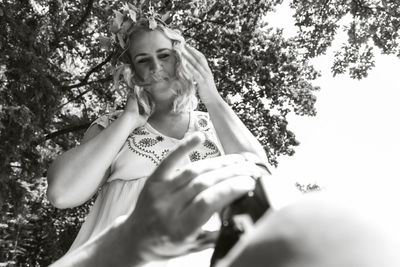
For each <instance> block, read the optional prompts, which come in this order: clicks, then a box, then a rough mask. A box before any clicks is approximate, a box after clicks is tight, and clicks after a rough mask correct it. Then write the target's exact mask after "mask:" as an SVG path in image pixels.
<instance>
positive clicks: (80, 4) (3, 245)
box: [0, 0, 399, 265]
mask: <svg viewBox="0 0 400 267" xmlns="http://www.w3.org/2000/svg"><path fill="white" fill-rule="evenodd" d="M123 2H125V1H112V0H97V1H94V0H83V1H78V0H71V1H64V2H63V1H61V0H50V1H49V0H31V1H21V0H20V1H9V0H0V25H2V26H1V27H0V49H1V57H0V77H1V79H0V140H1V141H0V155H1V161H0V207H1V209H2V212H1V214H0V218H1V221H0V232H1V242H0V251H1V253H0V262H8V263H9V264H11V265H12V264H18V265H20V264H27V265H47V264H49V263H50V262H51V261H53V260H55V259H56V258H58V257H59V256H60V255H62V254H63V253H64V252H65V250H66V249H67V248H68V246H69V245H70V242H71V241H72V240H73V237H74V235H75V234H76V231H77V229H78V228H79V226H80V223H81V222H82V220H83V217H84V216H85V214H86V212H87V209H88V205H90V203H89V204H88V205H86V206H83V207H80V208H76V209H71V210H66V211H60V210H56V209H54V208H52V207H50V205H49V203H48V202H47V200H46V198H45V187H46V184H45V177H46V169H47V167H48V165H49V163H50V162H51V161H52V159H53V158H54V157H55V156H56V155H57V154H59V153H60V152H61V151H63V150H67V149H69V148H71V147H73V146H75V145H77V144H78V143H79V140H80V138H81V137H82V135H83V132H84V130H85V129H86V128H87V127H88V125H89V124H90V122H91V121H92V120H93V119H95V118H96V117H97V116H98V115H99V114H101V113H104V112H107V111H108V110H112V109H115V108H122V107H123V105H124V99H122V98H121V97H120V96H119V95H118V94H115V93H114V92H113V90H112V88H113V87H112V78H111V75H110V73H109V68H108V66H109V64H110V61H111V59H112V56H111V55H110V54H109V53H108V52H106V51H103V50H101V49H100V45H99V44H98V37H99V36H100V35H107V34H108V20H109V18H110V17H111V16H113V14H112V10H113V9H115V8H116V7H117V6H121V4H122V3H123ZM130 2H131V3H134V4H135V5H137V4H138V3H137V2H138V1H130ZM140 2H142V3H143V5H144V6H146V5H148V4H149V3H150V1H148V0H147V1H146V0H144V1H143V0H142V1H140ZM281 2H282V1H281V0H269V1H267V0H263V1H254V0H253V1H244V0H221V1H215V0H197V1H176V0H169V1H156V0H154V1H151V4H152V5H153V6H155V8H156V10H157V11H158V12H159V13H161V14H164V13H166V12H167V11H171V14H173V16H172V18H171V24H172V25H175V26H177V27H179V28H180V30H181V32H182V33H183V34H184V35H185V36H186V37H187V39H190V42H191V44H192V45H194V46H195V47H197V48H199V49H200V50H201V51H202V52H204V53H205V54H206V56H207V58H208V59H209V63H210V67H211V68H212V70H213V72H214V74H215V80H216V83H217V87H218V88H219V91H220V93H221V95H222V96H223V97H224V98H225V99H226V100H227V101H228V102H229V103H230V104H231V105H232V106H233V108H234V110H235V111H236V112H237V114H238V115H239V116H240V118H241V119H242V120H243V121H244V122H245V124H246V125H247V127H249V129H250V130H251V131H252V132H253V133H254V134H255V135H256V136H257V138H258V139H259V140H260V142H261V143H262V144H263V145H264V147H265V148H266V151H267V154H268V157H269V161H270V163H271V164H273V165H277V163H278V161H277V159H278V157H279V156H280V155H292V154H293V153H294V147H295V146H297V145H298V144H299V143H298V141H297V140H296V139H295V134H294V133H293V132H292V131H290V129H289V128H288V122H287V120H286V116H287V115H288V114H289V113H295V114H298V115H302V116H313V115H315V114H316V110H315V108H314V103H315V101H316V97H315V96H314V92H315V91H316V90H318V87H315V86H313V85H312V81H313V80H314V79H315V78H316V77H317V76H318V72H317V71H316V70H315V69H314V68H313V67H312V66H311V65H309V64H308V59H309V58H311V57H313V56H317V55H320V54H321V53H323V52H324V51H325V50H324V49H326V47H328V46H329V45H330V38H331V37H330V36H331V34H333V31H335V29H332V28H334V26H333V23H332V21H334V18H335V16H336V15H334V14H336V13H335V12H333V13H334V14H330V13H329V14H328V13H327V12H326V11H325V10H324V6H325V5H324V3H325V2H324V3H323V2H321V1H317V2H315V3H314V2H309V1H293V3H292V5H293V8H295V9H296V10H297V12H296V14H297V25H298V26H299V27H301V30H300V31H299V36H298V37H297V38H292V39H285V38H284V37H283V35H282V31H281V30H280V29H273V28H271V27H269V26H268V24H267V23H264V22H263V20H262V18H263V16H264V14H266V13H267V12H269V11H273V9H274V7H275V6H276V5H277V4H280V3H281ZM326 2H329V1H326ZM330 2H332V3H333V2H334V3H336V5H335V6H333V5H329V6H330V7H331V8H332V9H334V8H336V9H334V11H335V10H337V12H339V11H340V12H342V11H341V7H340V5H339V2H338V1H330ZM353 2H358V1H353ZM392 2H393V3H391V2H390V3H389V2H388V1H385V3H386V7H385V6H383V7H384V8H387V9H384V10H382V12H381V13H379V14H382V16H384V15H383V14H384V11H385V10H386V11H385V12H389V13H390V12H392V13H393V12H395V13H393V14H395V15H394V17H393V16H390V17H388V16H387V18H390V19H391V20H390V21H387V22H386V20H385V19H384V18H386V17H382V18H381V17H380V18H379V19H376V20H377V23H376V24H374V25H377V27H378V30H377V32H379V34H377V35H376V36H375V35H374V36H375V37H374V38H375V39H377V40H380V41H381V42H383V43H385V42H386V44H387V45H382V47H389V46H388V44H389V43H390V42H392V43H393V47H394V48H393V49H395V50H396V49H398V47H397V46H396V45H395V43H394V41H395V40H396V38H397V35H396V36H394V35H387V33H386V32H390V31H389V30H390V29H392V30H396V29H397V30H398V24H393V23H395V21H396V20H395V19H394V18H395V17H396V16H398V14H399V13H398V11H393V10H392V9H391V8H393V7H397V9H396V10H398V4H396V3H395V2H394V1H392ZM346 3H347V2H346ZM346 5H348V4H346ZM313 8H314V9H313ZM308 10H310V11H311V10H317V11H318V12H320V13H321V14H322V15H323V14H325V15H323V16H322V15H321V16H322V17H321V16H319V15H314V13H310V12H308ZM330 11H332V10H330ZM343 12H344V11H343ZM347 12H350V11H347ZM355 14H358V13H355ZM365 14H370V13H365ZM324 16H327V19H326V17H324ZM313 19H314V20H315V21H311V22H308V21H309V20H313ZM366 20H367V18H366ZM324 21H325V23H324ZM379 21H385V23H383V22H382V23H381V24H379V23H380V22H379ZM316 22H319V24H316V25H320V26H318V27H317V30H315V32H314V31H312V30H310V29H308V30H306V29H307V27H311V26H310V25H311V24H308V23H316ZM390 23H392V24H393V25H392V26H391V28H390V25H391V24H390ZM396 25H397V26H396ZM318 29H319V30H318ZM363 29H364V28H363ZM356 32H357V34H359V31H356ZM396 32H397V31H396ZM357 36H359V35H357ZM382 36H385V38H381V37H382ZM357 40H358V39H357ZM385 40H386V41H385ZM377 42H378V41H377ZM357 44H358V43H357V42H349V46H350V47H352V48H357V47H358V46H357ZM393 49H392V50H390V49H387V51H394V50H393ZM346 55H347V54H346ZM337 57H338V58H340V57H339V56H337ZM363 57H366V56H363ZM367 59H368V57H367ZM353 61H354V60H353V59H352V58H351V57H350V56H344V57H343V60H342V61H341V62H342V63H340V64H342V65H340V64H339V63H337V65H338V66H339V65H340V66H344V67H346V66H349V67H350V68H351V67H352V65H351V64H353V63H354V62H353ZM367 61H368V60H367ZM346 62H347V63H346ZM356 62H358V61H357V60H356ZM346 64H348V65H346ZM366 66H367V65H366ZM344 67H343V68H344ZM336 69H338V70H341V69H340V68H339V67H337V68H336ZM338 73H339V72H338ZM353 76H354V75H353ZM200 108H204V106H200ZM66 237H69V238H66ZM13 262H14V263H13Z"/></svg>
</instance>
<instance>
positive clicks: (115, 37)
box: [99, 3, 170, 93]
mask: <svg viewBox="0 0 400 267" xmlns="http://www.w3.org/2000/svg"><path fill="white" fill-rule="evenodd" d="M114 15H115V17H114V19H113V20H112V21H111V23H110V27H109V30H110V32H111V37H105V36H100V37H99V43H100V46H101V48H103V49H105V50H107V51H112V50H113V51H114V52H116V51H119V52H117V53H115V54H114V56H113V58H114V59H113V60H112V61H111V66H109V67H108V68H107V72H109V73H111V74H112V75H113V77H114V86H113V89H114V90H115V91H117V92H120V93H121V90H119V88H118V84H119V82H120V77H121V75H122V73H123V70H124V68H125V67H127V66H128V65H129V64H126V63H123V62H121V60H120V58H121V56H123V55H124V53H125V51H126V50H127V49H128V47H129V36H130V34H131V33H132V31H133V29H134V25H135V24H137V23H138V22H143V21H146V22H148V27H149V29H150V30H155V29H156V28H157V26H158V25H159V24H160V25H163V26H167V24H166V22H165V21H166V20H168V19H169V18H170V12H167V13H166V14H164V15H163V16H160V15H159V14H158V13H156V12H155V11H154V8H153V7H152V6H150V7H149V9H148V10H147V11H146V12H145V11H143V10H142V9H141V5H139V8H137V7H136V6H134V5H132V4H130V3H124V5H123V7H122V12H120V11H117V10H114ZM121 49H122V50H123V51H122V52H120V50H121Z"/></svg>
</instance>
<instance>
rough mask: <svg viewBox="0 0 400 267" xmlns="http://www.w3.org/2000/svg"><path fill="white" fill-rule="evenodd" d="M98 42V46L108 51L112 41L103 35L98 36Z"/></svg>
mask: <svg viewBox="0 0 400 267" xmlns="http://www.w3.org/2000/svg"><path fill="white" fill-rule="evenodd" d="M99 43H100V47H101V48H102V49H104V50H106V51H110V50H111V45H112V41H111V38H109V37H105V36H100V37H99Z"/></svg>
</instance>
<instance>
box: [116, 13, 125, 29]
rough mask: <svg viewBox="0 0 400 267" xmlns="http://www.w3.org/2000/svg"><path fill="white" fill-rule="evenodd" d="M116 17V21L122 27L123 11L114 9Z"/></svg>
mask: <svg viewBox="0 0 400 267" xmlns="http://www.w3.org/2000/svg"><path fill="white" fill-rule="evenodd" d="M114 14H115V18H114V22H115V23H116V24H117V25H118V27H120V26H121V25H122V22H124V14H122V13H121V12H119V11H117V10H114Z"/></svg>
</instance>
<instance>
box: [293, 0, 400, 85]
mask: <svg viewBox="0 0 400 267" xmlns="http://www.w3.org/2000/svg"><path fill="white" fill-rule="evenodd" d="M290 5H291V7H292V8H293V9H295V11H296V12H295V15H294V18H295V21H296V26H298V28H299V32H298V36H297V38H296V39H297V42H298V44H299V48H303V49H304V50H305V51H306V52H305V56H306V58H312V57H316V56H319V55H322V54H324V53H325V52H326V50H327V48H328V47H330V46H331V44H332V41H333V40H334V38H335V35H336V33H337V32H338V30H340V25H339V23H341V22H343V23H344V25H343V28H342V30H344V31H345V32H347V35H348V41H347V43H344V44H343V45H342V47H341V48H340V50H339V51H336V52H335V56H334V62H333V66H332V72H333V74H334V75H337V74H342V73H345V72H346V71H349V75H350V77H352V78H357V79H361V78H365V77H367V75H368V71H369V70H370V69H372V68H373V67H374V48H377V49H379V50H380V52H381V53H383V54H394V55H396V56H397V57H400V2H399V1H397V0H384V1H378V0H351V1H344V0H323V1H322V0H319V1H312V0H293V1H291V4H290Z"/></svg>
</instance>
